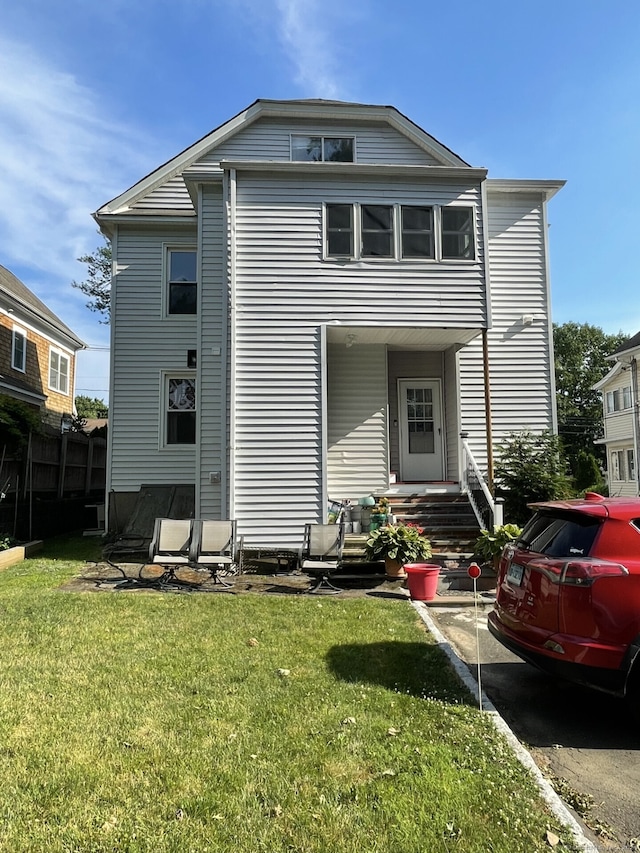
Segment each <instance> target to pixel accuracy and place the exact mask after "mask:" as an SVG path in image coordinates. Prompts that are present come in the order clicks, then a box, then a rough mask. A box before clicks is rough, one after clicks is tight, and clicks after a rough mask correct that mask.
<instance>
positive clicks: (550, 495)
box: [495, 430, 571, 524]
mask: <svg viewBox="0 0 640 853" xmlns="http://www.w3.org/2000/svg"><path fill="white" fill-rule="evenodd" d="M495 481H496V485H497V487H498V492H499V495H500V496H502V497H504V499H505V515H506V516H507V518H510V519H512V521H513V523H515V524H524V523H525V522H526V521H527V520H528V519H529V516H530V515H531V511H530V510H529V509H528V507H527V504H529V503H532V502H534V501H548V500H558V499H560V498H566V497H568V496H569V495H570V493H571V489H570V481H569V478H568V477H567V474H566V462H565V460H564V457H563V454H562V450H561V447H560V442H559V439H558V436H556V435H553V434H552V433H550V432H543V433H539V434H538V433H532V432H529V431H528V430H524V431H522V432H518V433H512V434H511V435H510V436H509V437H508V439H507V440H506V441H505V443H504V444H503V445H502V447H501V448H500V450H499V452H498V461H497V462H496V467H495Z"/></svg>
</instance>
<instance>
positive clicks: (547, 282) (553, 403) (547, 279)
mask: <svg viewBox="0 0 640 853" xmlns="http://www.w3.org/2000/svg"><path fill="white" fill-rule="evenodd" d="M558 183H562V185H563V186H564V181H562V182H558ZM558 189H559V187H558ZM551 195H553V193H552V194H551ZM551 195H547V196H546V198H545V200H544V201H543V202H542V206H541V211H540V212H541V214H542V240H543V251H544V255H543V257H544V286H545V291H546V292H545V303H546V311H547V334H546V339H547V342H548V346H549V395H550V400H549V404H550V408H551V432H553V433H554V435H557V434H558V401H557V396H558V392H557V389H556V372H555V369H554V365H555V348H554V345H553V315H552V308H551V273H550V265H549V257H550V256H549V221H548V218H547V204H546V202H547V201H548V200H549V199H550V198H551Z"/></svg>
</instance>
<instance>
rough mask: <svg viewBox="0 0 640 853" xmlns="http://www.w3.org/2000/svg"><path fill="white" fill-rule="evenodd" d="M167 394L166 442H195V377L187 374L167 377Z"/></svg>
mask: <svg viewBox="0 0 640 853" xmlns="http://www.w3.org/2000/svg"><path fill="white" fill-rule="evenodd" d="M166 395H167V396H166V409H167V412H166V414H167V422H166V423H167V426H166V444H195V443H196V381H195V379H190V378H188V377H186V376H179V377H178V376H170V377H167V388H166Z"/></svg>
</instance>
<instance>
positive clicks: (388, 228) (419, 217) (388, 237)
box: [325, 203, 475, 262]
mask: <svg viewBox="0 0 640 853" xmlns="http://www.w3.org/2000/svg"><path fill="white" fill-rule="evenodd" d="M474 235H475V224H474V214H473V208H472V207H442V206H440V207H439V206H437V205H409V204H369V203H367V204H365V203H361V204H344V203H339V204H327V205H326V206H325V257H327V258H351V259H354V260H361V259H373V258H389V259H392V260H401V261H403V260H408V261H417V260H434V261H439V262H447V261H473V260H475V236H474Z"/></svg>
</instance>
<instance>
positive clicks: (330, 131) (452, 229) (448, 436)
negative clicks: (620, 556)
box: [95, 100, 564, 547]
mask: <svg viewBox="0 0 640 853" xmlns="http://www.w3.org/2000/svg"><path fill="white" fill-rule="evenodd" d="M563 183H564V182H563V181H557V180H504V179H494V178H489V177H488V175H487V170H486V169H485V168H477V167H474V166H471V165H469V164H468V163H467V162H466V161H465V160H463V159H462V158H461V157H460V156H458V155H457V154H455V153H454V152H453V151H452V150H450V149H449V148H448V147H446V146H445V145H444V144H442V143H441V142H438V141H437V140H436V139H435V138H434V137H433V136H431V135H430V134H429V133H427V132H426V131H424V130H422V129H421V128H420V127H418V126H417V125H416V124H414V123H413V122H412V121H411V120H410V119H409V118H407V117H406V116H404V115H403V114H402V113H400V112H399V111H398V110H397V109H395V108H394V107H391V106H375V105H366V104H351V103H343V102H337V101H326V100H299V101H274V100H257V101H255V103H253V104H252V105H251V106H249V107H248V108H247V109H245V110H244V111H242V112H241V113H239V114H238V115H236V116H235V117H234V118H232V119H230V120H229V121H226V122H225V123H224V124H222V125H220V127H218V128H217V129H216V130H214V131H212V132H211V133H209V134H208V135H206V136H204V137H203V138H202V139H200V140H199V141H198V142H195V143H194V144H193V145H191V146H190V147H189V148H187V149H186V150H185V151H183V152H182V153H180V154H177V155H176V156H175V157H174V158H173V159H171V160H170V161H169V162H167V163H165V164H164V165H163V166H160V167H159V168H158V169H156V170H155V171H154V172H152V173H151V174H149V175H147V176H146V177H144V178H142V179H141V180H140V181H139V182H138V183H136V184H135V185H134V186H133V187H131V188H130V189H128V190H126V191H125V192H123V193H122V194H121V195H120V196H118V197H117V198H115V199H113V200H112V201H110V202H108V203H107V204H105V205H104V206H103V207H101V208H100V209H99V210H98V211H97V212H96V214H95V218H96V220H97V222H98V223H99V225H100V227H101V229H102V231H103V233H104V234H105V235H106V236H107V237H108V238H109V239H110V240H111V243H112V247H113V263H114V267H113V288H112V303H111V312H112V314H111V316H112V324H111V328H112V347H111V353H112V364H111V367H112V370H111V389H110V398H109V399H110V406H109V421H110V431H109V443H110V452H109V460H110V461H109V474H108V486H107V490H108V493H109V496H110V501H111V509H112V511H113V512H115V513H116V514H117V517H118V519H120V520H122V519H123V518H126V516H127V512H129V511H130V510H131V506H132V496H133V495H134V494H135V493H137V491H138V490H139V488H140V486H141V484H143V483H144V484H154V483H155V484H168V483H174V484H190V485H192V486H193V492H194V513H195V514H196V515H200V516H203V517H205V518H220V517H223V518H224V517H234V518H236V519H237V520H238V527H239V531H240V532H241V533H242V534H243V535H244V536H245V542H246V543H247V544H255V545H264V546H265V547H267V546H269V545H274V546H275V545H286V544H289V545H292V546H293V545H294V544H299V543H300V539H301V531H302V525H303V524H304V523H305V522H309V521H316V522H319V521H322V520H324V519H325V518H326V514H327V504H328V501H329V500H330V499H331V500H342V499H346V498H348V499H358V498H360V497H362V496H365V495H369V494H375V495H379V494H393V493H394V492H402V491H403V490H405V491H410V492H415V493H419V494H424V493H428V492H429V490H435V491H441V492H454V493H458V494H459V493H460V492H461V491H469V487H470V484H474V483H475V488H474V489H473V488H472V489H471V490H470V491H471V492H473V493H474V494H476V493H477V494H480V492H482V493H483V494H485V495H486V494H488V491H487V489H486V485H485V484H484V483H482V482H479V480H482V479H483V478H487V477H488V478H489V479H490V477H491V468H492V460H493V449H494V447H495V446H496V445H498V444H499V442H500V440H501V439H502V438H503V437H504V436H505V435H507V434H509V433H510V432H512V431H515V430H520V429H523V428H527V429H530V430H532V431H541V430H548V429H551V430H555V429H556V414H555V408H554V405H555V404H554V397H555V388H554V378H553V357H552V344H551V318H550V296H549V264H548V252H547V202H548V200H549V199H550V198H552V196H553V195H554V194H555V193H556V192H557V191H558V190H559V189H560V188H561V187H562V186H563ZM489 498H490V495H489Z"/></svg>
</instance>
